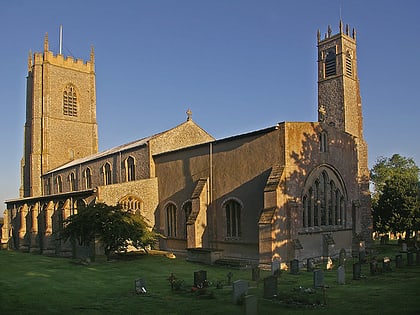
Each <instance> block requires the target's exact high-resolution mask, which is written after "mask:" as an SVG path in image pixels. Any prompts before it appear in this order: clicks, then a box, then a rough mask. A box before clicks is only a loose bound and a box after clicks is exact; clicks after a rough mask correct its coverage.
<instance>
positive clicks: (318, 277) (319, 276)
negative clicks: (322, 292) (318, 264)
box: [314, 269, 324, 288]
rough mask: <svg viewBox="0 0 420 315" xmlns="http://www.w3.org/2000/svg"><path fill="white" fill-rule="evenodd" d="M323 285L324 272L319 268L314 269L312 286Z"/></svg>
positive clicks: (320, 286) (318, 286)
mask: <svg viewBox="0 0 420 315" xmlns="http://www.w3.org/2000/svg"><path fill="white" fill-rule="evenodd" d="M322 287H324V273H323V271H322V270H321V269H315V270H314V288H322Z"/></svg>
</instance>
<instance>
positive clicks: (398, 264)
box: [395, 254, 403, 268]
mask: <svg viewBox="0 0 420 315" xmlns="http://www.w3.org/2000/svg"><path fill="white" fill-rule="evenodd" d="M402 266H403V259H402V255H401V254H397V255H395V267H396V268H401V267H402Z"/></svg>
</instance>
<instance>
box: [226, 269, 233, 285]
mask: <svg viewBox="0 0 420 315" xmlns="http://www.w3.org/2000/svg"><path fill="white" fill-rule="evenodd" d="M226 276H227V285H232V277H233V273H232V272H230V271H229V272H228V273H227V275H226Z"/></svg>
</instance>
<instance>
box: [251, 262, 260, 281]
mask: <svg viewBox="0 0 420 315" xmlns="http://www.w3.org/2000/svg"><path fill="white" fill-rule="evenodd" d="M252 281H260V268H259V267H258V266H255V267H253V268H252Z"/></svg>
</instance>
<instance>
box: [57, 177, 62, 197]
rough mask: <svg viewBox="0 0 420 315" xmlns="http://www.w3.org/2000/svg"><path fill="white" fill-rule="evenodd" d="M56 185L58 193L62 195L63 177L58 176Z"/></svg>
mask: <svg viewBox="0 0 420 315" xmlns="http://www.w3.org/2000/svg"><path fill="white" fill-rule="evenodd" d="M56 185H57V193H58V194H60V193H62V192H63V179H62V178H61V175H58V176H57V178H56Z"/></svg>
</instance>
